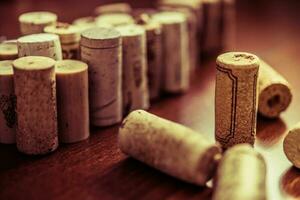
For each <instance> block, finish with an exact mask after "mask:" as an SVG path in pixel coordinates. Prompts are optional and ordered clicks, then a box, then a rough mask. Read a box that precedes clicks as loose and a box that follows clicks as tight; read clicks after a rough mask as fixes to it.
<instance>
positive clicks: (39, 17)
mask: <svg viewBox="0 0 300 200" xmlns="http://www.w3.org/2000/svg"><path fill="white" fill-rule="evenodd" d="M56 20H57V15H56V14H55V13H51V12H29V13H24V14H22V15H20V17H19V21H20V22H22V23H29V24H37V25H39V24H48V23H51V22H55V21H56Z"/></svg>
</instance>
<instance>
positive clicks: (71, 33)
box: [44, 23, 81, 59]
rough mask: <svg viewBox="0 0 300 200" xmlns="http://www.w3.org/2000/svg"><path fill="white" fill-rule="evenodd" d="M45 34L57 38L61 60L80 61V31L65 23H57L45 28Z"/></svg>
mask: <svg viewBox="0 0 300 200" xmlns="http://www.w3.org/2000/svg"><path fill="white" fill-rule="evenodd" d="M44 32H45V33H53V34H56V35H58V36H59V39H60V43H61V48H62V54H63V59H80V55H79V40H80V33H81V29H80V28H79V27H77V26H74V25H70V24H67V23H57V24H56V25H53V26H46V27H45V29H44Z"/></svg>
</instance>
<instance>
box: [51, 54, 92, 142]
mask: <svg viewBox="0 0 300 200" xmlns="http://www.w3.org/2000/svg"><path fill="white" fill-rule="evenodd" d="M55 72H56V85H57V113H58V133H59V141H60V142H64V143H73V142H78V141H81V140H84V139H87V138H88V137H89V135H90V133H89V98H88V66H87V64H85V63H84V62H81V61H76V60H63V61H58V62H56V64H55Z"/></svg>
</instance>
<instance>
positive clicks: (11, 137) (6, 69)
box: [0, 60, 17, 144]
mask: <svg viewBox="0 0 300 200" xmlns="http://www.w3.org/2000/svg"><path fill="white" fill-rule="evenodd" d="M15 104H16V96H15V95H14V81H13V70H12V61H11V60H6V61H0V108H1V113H0V143H4V144H13V143H15V142H16V132H15V128H16V120H17V119H16V118H17V115H16V112H15Z"/></svg>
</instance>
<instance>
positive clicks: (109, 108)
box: [80, 28, 122, 126]
mask: <svg viewBox="0 0 300 200" xmlns="http://www.w3.org/2000/svg"><path fill="white" fill-rule="evenodd" d="M80 43H81V47H80V48H81V59H82V61H84V62H86V63H87V64H88V65H89V70H88V71H89V97H90V98H89V100H90V119H91V124H92V125H94V126H109V125H113V124H116V123H118V122H120V121H121V119H122V86H121V84H122V55H121V53H122V49H121V35H120V33H119V32H117V31H116V30H114V29H105V28H96V29H90V30H87V31H85V32H83V33H82V38H81V42H80Z"/></svg>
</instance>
